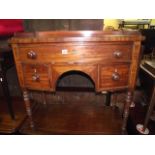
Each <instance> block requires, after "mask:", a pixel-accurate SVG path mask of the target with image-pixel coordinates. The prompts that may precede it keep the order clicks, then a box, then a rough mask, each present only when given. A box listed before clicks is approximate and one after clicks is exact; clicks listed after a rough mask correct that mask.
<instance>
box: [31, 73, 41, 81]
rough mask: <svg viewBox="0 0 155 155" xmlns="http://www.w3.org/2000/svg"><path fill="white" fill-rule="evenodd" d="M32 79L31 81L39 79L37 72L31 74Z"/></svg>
mask: <svg viewBox="0 0 155 155" xmlns="http://www.w3.org/2000/svg"><path fill="white" fill-rule="evenodd" d="M32 80H33V81H39V80H40V77H39V75H38V74H34V75H32Z"/></svg>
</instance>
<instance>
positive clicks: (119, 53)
mask: <svg viewBox="0 0 155 155" xmlns="http://www.w3.org/2000/svg"><path fill="white" fill-rule="evenodd" d="M113 54H114V57H115V58H120V57H121V56H122V52H120V51H115V52H114V53H113Z"/></svg>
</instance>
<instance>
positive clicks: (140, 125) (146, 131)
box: [136, 124, 149, 135]
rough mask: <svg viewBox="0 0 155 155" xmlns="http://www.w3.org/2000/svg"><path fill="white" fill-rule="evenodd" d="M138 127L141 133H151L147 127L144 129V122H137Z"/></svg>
mask: <svg viewBox="0 0 155 155" xmlns="http://www.w3.org/2000/svg"><path fill="white" fill-rule="evenodd" d="M136 129H137V131H138V132H140V133H141V134H144V135H148V134H149V129H148V128H146V129H145V130H144V126H143V125H142V124H137V125H136Z"/></svg>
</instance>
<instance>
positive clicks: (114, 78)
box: [112, 73, 120, 81]
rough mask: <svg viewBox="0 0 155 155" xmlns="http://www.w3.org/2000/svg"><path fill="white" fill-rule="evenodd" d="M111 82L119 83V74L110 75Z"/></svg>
mask: <svg viewBox="0 0 155 155" xmlns="http://www.w3.org/2000/svg"><path fill="white" fill-rule="evenodd" d="M112 80H114V81H119V80H120V74H119V73H113V74H112Z"/></svg>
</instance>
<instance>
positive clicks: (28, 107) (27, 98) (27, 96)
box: [23, 90, 34, 129]
mask: <svg viewBox="0 0 155 155" xmlns="http://www.w3.org/2000/svg"><path fill="white" fill-rule="evenodd" d="M23 97H24V102H25V106H26V112H27V115H28V117H29V121H30V127H31V128H32V129H33V128H34V123H33V119H32V111H31V104H30V98H29V94H28V91H26V90H24V91H23Z"/></svg>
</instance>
